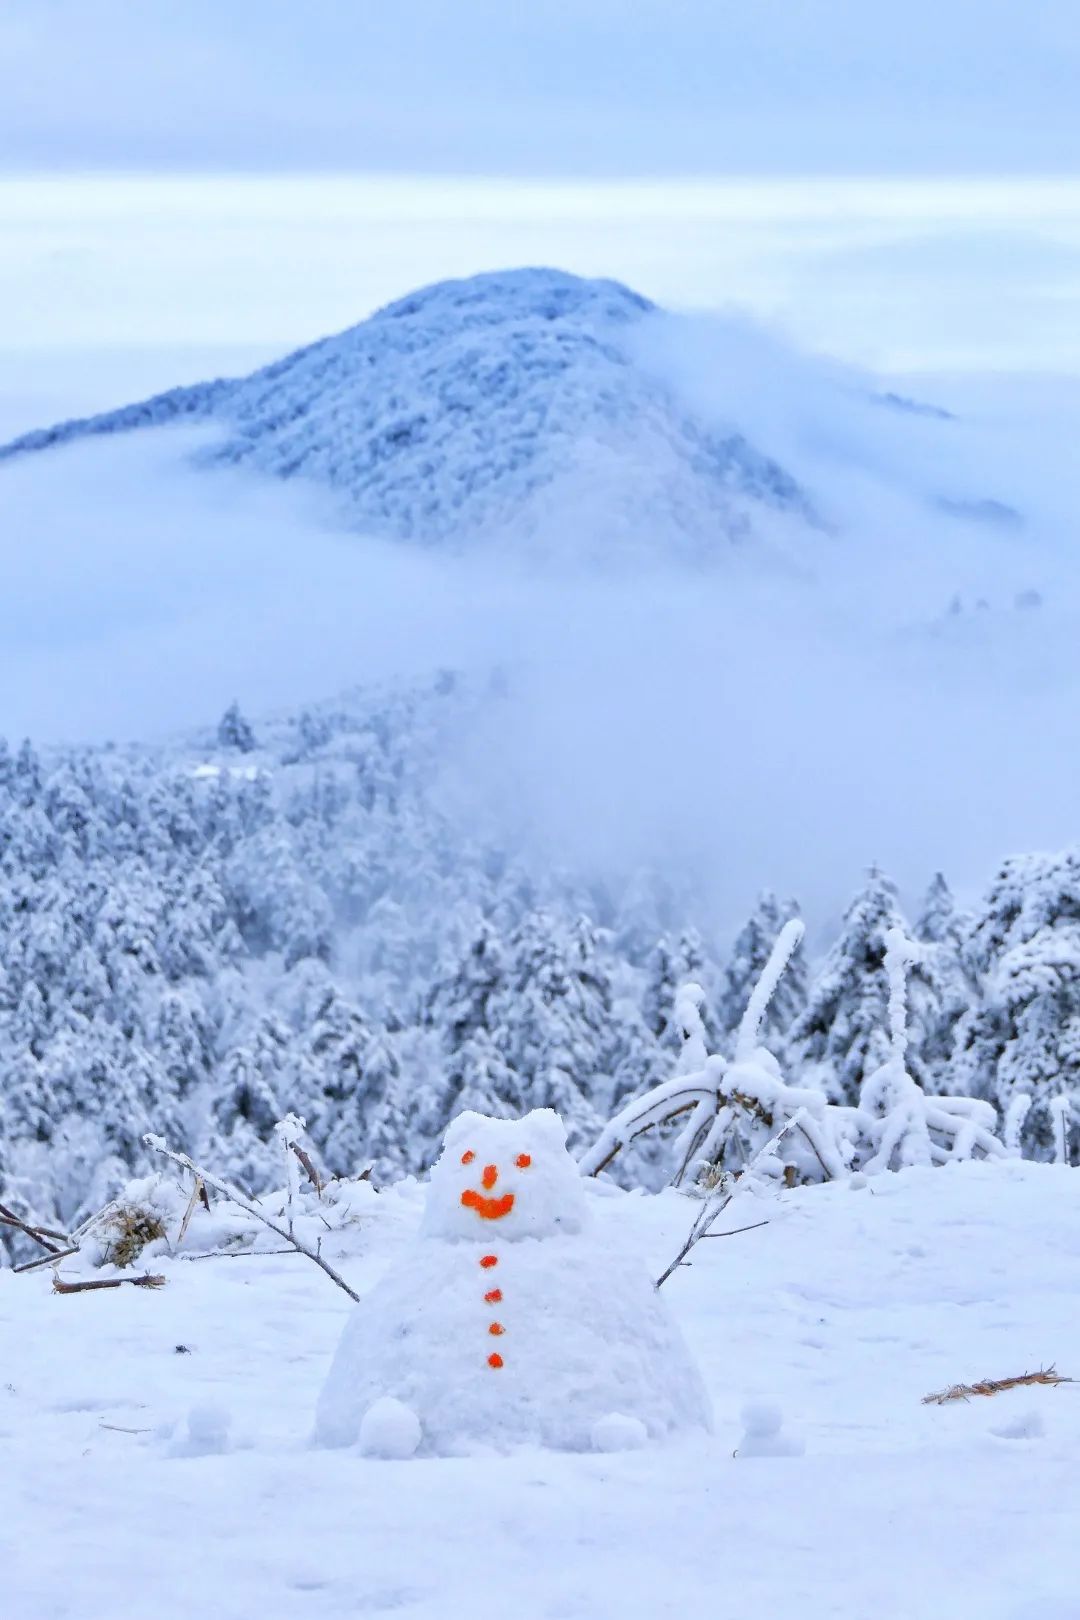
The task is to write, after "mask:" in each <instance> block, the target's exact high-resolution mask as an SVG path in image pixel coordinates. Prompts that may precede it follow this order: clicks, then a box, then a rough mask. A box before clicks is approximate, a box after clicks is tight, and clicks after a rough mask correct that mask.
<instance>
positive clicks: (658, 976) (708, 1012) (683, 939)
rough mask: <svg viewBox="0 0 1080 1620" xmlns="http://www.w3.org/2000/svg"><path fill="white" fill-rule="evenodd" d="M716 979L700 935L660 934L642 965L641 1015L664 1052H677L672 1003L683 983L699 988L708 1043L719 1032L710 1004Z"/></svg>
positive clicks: (688, 930)
mask: <svg viewBox="0 0 1080 1620" xmlns="http://www.w3.org/2000/svg"><path fill="white" fill-rule="evenodd" d="M717 978H718V974H717V970H716V967H715V964H714V963H713V962H712V961H711V960H710V958H709V956H708V953H707V952H706V949H705V946H704V944H703V942H702V939H701V936H700V934H699V933H698V932H697V930H696V929H694V928H684V929H683V930H682V932H681V933H679V934H678V935H676V936H675V937H674V938H672V937H671V936H670V935H668V934H662V935H661V936H660V938H659V939H658V940H657V942H656V944H655V946H654V947H653V949H652V951H651V952H650V953H649V957H648V960H647V962H646V964H645V989H644V994H643V996H642V1004H641V1015H642V1018H643V1020H644V1023H645V1027H646V1029H648V1030H649V1032H650V1033H651V1034H652V1036H653V1037H654V1039H655V1040H657V1041H658V1042H659V1043H660V1045H661V1046H662V1047H664V1048H665V1049H666V1050H667V1051H668V1052H670V1053H675V1052H677V1051H679V1049H680V1047H681V1044H682V1031H681V1030H680V1028H679V1024H678V1020H677V1018H676V1017H675V1002H676V999H677V997H678V995H679V992H680V990H681V989H682V987H683V985H684V984H691V983H692V984H697V985H700V987H701V989H702V993H703V1000H702V1004H701V1017H702V1021H703V1023H704V1025H705V1029H706V1031H707V1033H708V1036H709V1039H710V1040H711V1041H714V1042H715V1041H716V1040H717V1039H718V1038H719V1033H720V1020H719V1018H718V1017H717V1015H716V1012H715V1010H714V1005H713V999H714V998H713V991H714V986H715V984H716V981H717Z"/></svg>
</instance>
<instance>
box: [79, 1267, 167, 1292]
mask: <svg viewBox="0 0 1080 1620" xmlns="http://www.w3.org/2000/svg"><path fill="white" fill-rule="evenodd" d="M125 1283H129V1284H130V1285H131V1287H132V1288H164V1286H165V1278H164V1277H163V1276H162V1275H161V1274H160V1272H153V1271H147V1272H145V1273H144V1274H143V1275H142V1276H141V1277H103V1278H101V1279H100V1280H98V1281H95V1282H64V1280H63V1278H62V1277H60V1276H59V1275H57V1276H55V1277H54V1278H53V1293H54V1294H88V1293H90V1292H91V1291H92V1290H94V1289H96V1288H123V1286H124V1284H125Z"/></svg>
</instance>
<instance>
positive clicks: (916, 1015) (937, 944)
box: [908, 872, 977, 1084]
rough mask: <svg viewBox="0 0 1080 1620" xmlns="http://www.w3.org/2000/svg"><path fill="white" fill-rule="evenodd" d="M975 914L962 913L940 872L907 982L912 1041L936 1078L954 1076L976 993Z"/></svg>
mask: <svg viewBox="0 0 1080 1620" xmlns="http://www.w3.org/2000/svg"><path fill="white" fill-rule="evenodd" d="M970 928H971V919H970V918H969V917H968V916H967V915H966V914H965V913H964V912H961V911H960V910H959V909H958V908H957V906H956V902H955V900H954V899H953V895H952V891H951V889H950V888H949V885H948V884H947V883H946V881H945V879H944V877H943V876H942V874H941V873H940V872H938V873H936V874H935V876H934V878H933V879H932V881H931V883H930V887H929V888H928V890H927V892H926V898H925V899H924V901H923V904H922V908H921V911H920V913H919V921H918V923H917V924H916V928H915V938H916V940H918V942H919V943H920V945H921V947H922V949H921V951H920V952H919V954H918V959H917V960H916V961H915V963H914V964H913V966H912V971H911V979H910V984H909V987H908V999H909V1001H910V1004H911V1027H912V1045H913V1047H914V1050H915V1052H916V1053H917V1055H918V1057H919V1058H921V1060H922V1063H923V1066H924V1068H925V1069H926V1070H927V1071H928V1072H929V1073H930V1074H932V1075H933V1076H934V1078H935V1083H937V1084H945V1083H946V1082H947V1081H948V1080H949V1064H950V1061H951V1056H952V1050H953V1044H954V1041H955V1037H956V1028H957V1025H958V1023H959V1021H960V1019H961V1018H962V1017H963V1015H964V1013H965V1012H966V1011H967V1010H968V1008H969V1006H970V1005H971V1003H972V1000H973V998H974V997H975V996H976V995H977V990H976V988H975V985H974V983H973V981H972V978H971V976H970V974H969V972H968V969H967V967H966V965H965V955H964V941H965V938H966V936H967V934H968V932H969V931H970Z"/></svg>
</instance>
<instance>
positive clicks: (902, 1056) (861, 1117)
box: [854, 928, 1005, 1172]
mask: <svg viewBox="0 0 1080 1620" xmlns="http://www.w3.org/2000/svg"><path fill="white" fill-rule="evenodd" d="M920 956H921V950H920V947H919V946H918V945H916V944H915V943H914V942H913V941H912V940H910V939H908V938H907V937H906V936H905V935H904V934H903V933H902V932H901V931H900V929H898V928H890V929H889V930H888V932H887V934H886V936H885V971H886V976H887V978H888V984H889V1055H888V1057H887V1058H886V1059H885V1062H884V1063H882V1064H881V1066H880V1067H879V1068H878V1069H877V1070H875V1072H874V1073H873V1074H872V1075H870V1076H869V1077H868V1078H867V1079H866V1080H864V1081H863V1084H862V1088H861V1090H860V1092H859V1102H858V1106H857V1107H856V1109H855V1110H854V1123H855V1126H856V1129H857V1133H858V1140H857V1158H858V1162H859V1167H860V1168H861V1169H863V1170H865V1171H869V1172H873V1171H877V1170H896V1169H900V1168H901V1167H902V1166H903V1165H908V1164H944V1163H946V1162H947V1161H948V1160H950V1159H970V1158H973V1157H975V1156H976V1154H981V1155H982V1156H983V1157H986V1158H991V1157H997V1156H1000V1155H1002V1154H1004V1151H1005V1149H1004V1148H1003V1146H1002V1144H1001V1142H1000V1141H999V1140H998V1139H997V1137H996V1136H995V1134H994V1127H995V1124H996V1122H997V1113H996V1110H995V1109H994V1108H993V1107H992V1106H991V1105H990V1104H989V1103H987V1102H983V1101H981V1100H979V1099H978V1098H975V1097H934V1096H928V1095H927V1094H926V1092H924V1090H923V1089H922V1087H921V1086H920V1085H919V1083H918V1081H917V1080H915V1079H914V1078H913V1077H912V1075H911V1074H910V1073H909V1072H908V1066H907V1049H908V1030H907V971H908V968H909V966H910V965H911V964H912V963H914V962H918V961H919V959H920Z"/></svg>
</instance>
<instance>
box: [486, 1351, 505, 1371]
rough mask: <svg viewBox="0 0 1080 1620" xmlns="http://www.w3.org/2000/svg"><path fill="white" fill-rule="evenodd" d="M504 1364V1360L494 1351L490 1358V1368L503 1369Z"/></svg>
mask: <svg viewBox="0 0 1080 1620" xmlns="http://www.w3.org/2000/svg"><path fill="white" fill-rule="evenodd" d="M502 1364H503V1358H502V1356H500V1355H499V1354H498V1353H497V1352H495V1351H493V1352H492V1354H491V1355H490V1356H488V1366H489V1367H501V1366H502Z"/></svg>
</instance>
